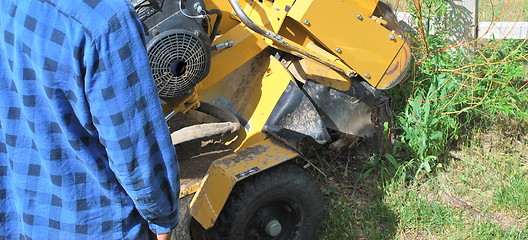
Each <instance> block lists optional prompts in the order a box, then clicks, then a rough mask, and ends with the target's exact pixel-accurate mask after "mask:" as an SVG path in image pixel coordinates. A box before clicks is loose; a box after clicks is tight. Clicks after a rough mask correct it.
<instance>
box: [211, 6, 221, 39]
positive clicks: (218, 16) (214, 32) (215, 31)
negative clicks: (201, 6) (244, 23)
mask: <svg viewBox="0 0 528 240" xmlns="http://www.w3.org/2000/svg"><path fill="white" fill-rule="evenodd" d="M207 13H208V14H216V20H215V23H214V26H213V30H211V36H209V39H211V42H212V41H213V40H214V38H215V37H216V35H218V27H219V26H220V21H221V20H222V11H220V10H218V9H211V10H209V11H207Z"/></svg>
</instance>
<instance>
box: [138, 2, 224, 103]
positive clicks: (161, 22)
mask: <svg viewBox="0 0 528 240" xmlns="http://www.w3.org/2000/svg"><path fill="white" fill-rule="evenodd" d="M129 1H130V3H132V5H133V6H134V9H135V11H136V12H137V13H138V15H139V17H140V19H141V21H142V23H143V25H144V27H145V33H146V41H147V52H148V58H149V62H150V67H151V69H152V74H153V76H154V81H155V83H156V87H157V89H158V94H159V96H160V97H161V98H173V97H176V96H180V95H184V94H188V93H190V92H191V91H192V89H193V88H194V86H195V85H196V84H198V83H199V82H200V81H201V80H202V79H204V78H205V77H206V76H207V74H208V73H209V68H210V64H211V38H212V37H214V36H208V34H207V32H208V24H210V23H209V20H208V19H209V17H208V12H207V11H206V9H205V4H204V2H203V0H129ZM211 32H214V31H213V30H211Z"/></svg>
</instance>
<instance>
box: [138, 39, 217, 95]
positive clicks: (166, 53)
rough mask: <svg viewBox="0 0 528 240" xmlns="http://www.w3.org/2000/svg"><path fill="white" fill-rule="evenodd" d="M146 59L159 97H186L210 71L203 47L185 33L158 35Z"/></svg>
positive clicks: (201, 43)
mask: <svg viewBox="0 0 528 240" xmlns="http://www.w3.org/2000/svg"><path fill="white" fill-rule="evenodd" d="M148 56H149V62H150V67H151V69H152V74H153V75H154V81H155V82H156V87H157V88H158V94H159V95H160V96H161V97H175V96H178V95H183V94H187V93H189V91H190V90H191V89H192V88H193V87H194V86H195V85H196V84H198V82H200V81H201V80H202V79H203V78H204V77H205V76H206V74H207V73H208V71H209V69H208V68H209V61H210V60H209V58H208V57H207V55H206V51H205V46H204V43H203V42H202V41H200V39H198V38H197V37H195V36H194V35H193V34H192V33H187V32H184V31H169V32H165V33H163V34H160V35H159V36H158V37H157V38H156V39H153V41H152V44H149V47H148Z"/></svg>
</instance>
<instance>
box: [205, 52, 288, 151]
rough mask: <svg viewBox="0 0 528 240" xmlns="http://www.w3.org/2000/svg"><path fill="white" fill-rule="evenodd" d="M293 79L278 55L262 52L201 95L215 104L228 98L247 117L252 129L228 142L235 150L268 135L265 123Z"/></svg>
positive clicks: (227, 100) (242, 130) (230, 103)
mask: <svg viewBox="0 0 528 240" xmlns="http://www.w3.org/2000/svg"><path fill="white" fill-rule="evenodd" d="M234 60H236V59H234ZM292 79H293V78H292V76H291V75H290V73H289V72H288V71H287V70H286V69H285V68H284V66H282V64H281V63H280V62H279V61H278V60H277V59H275V58H274V57H273V56H270V55H269V54H268V53H266V52H262V53H261V54H260V55H258V56H256V57H254V58H253V59H251V60H250V61H248V62H247V63H246V64H244V65H243V66H241V67H239V68H238V69H237V70H236V71H233V72H232V73H231V74H230V75H228V76H226V77H225V78H224V79H222V80H221V81H218V82H217V83H216V84H215V85H213V86H211V87H210V88H208V89H207V90H206V91H204V92H203V93H202V94H200V99H201V100H202V101H204V102H210V103H213V104H214V103H218V102H221V103H223V104H224V105H225V104H226V102H228V103H227V104H229V105H230V107H232V108H233V110H235V111H236V112H237V113H238V114H240V115H242V116H243V117H244V118H246V119H247V120H248V124H247V126H248V127H249V130H248V129H241V131H239V132H240V133H239V135H238V136H237V137H236V139H235V140H234V141H233V142H230V144H229V147H230V148H233V149H235V150H236V149H243V148H245V147H247V146H251V145H253V144H256V143H258V142H260V141H262V140H264V139H265V138H266V137H267V135H266V134H264V133H262V127H263V126H264V124H265V123H266V121H267V120H268V118H269V116H270V114H271V112H272V111H273V109H274V108H275V105H276V104H277V102H278V101H279V98H280V97H281V96H282V93H283V92H284V90H285V89H286V87H287V86H288V84H289V83H290V81H291V80H292ZM244 130H245V131H244Z"/></svg>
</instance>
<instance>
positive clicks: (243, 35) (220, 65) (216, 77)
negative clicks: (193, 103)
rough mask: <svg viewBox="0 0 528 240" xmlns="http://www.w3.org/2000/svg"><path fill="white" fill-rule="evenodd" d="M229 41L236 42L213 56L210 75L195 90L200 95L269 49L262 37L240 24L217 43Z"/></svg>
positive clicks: (215, 52)
mask: <svg viewBox="0 0 528 240" xmlns="http://www.w3.org/2000/svg"><path fill="white" fill-rule="evenodd" d="M228 40H231V41H233V42H234V43H233V46H232V47H230V48H227V49H223V50H218V51H214V52H213V53H212V54H211V70H210V71H209V75H207V77H206V78H205V79H203V80H202V81H201V82H200V83H199V84H198V85H197V86H196V88H195V89H196V91H197V93H198V95H200V93H202V92H204V91H205V90H207V89H209V88H210V87H211V86H212V85H214V84H216V83H217V82H218V81H220V80H222V79H223V78H224V77H226V76H227V75H228V74H230V73H231V72H233V71H235V70H236V69H237V68H239V67H240V66H241V65H242V64H244V63H246V62H247V61H249V60H250V59H251V58H253V57H254V56H255V55H257V54H258V53H259V52H261V51H262V50H263V49H264V48H266V47H268V44H267V43H266V42H265V41H264V40H263V39H262V37H261V36H258V35H255V34H252V33H251V32H250V31H249V30H248V29H247V28H246V27H245V26H243V24H239V25H237V26H235V27H234V28H232V29H231V30H229V31H228V32H227V33H226V34H224V35H222V36H221V37H219V38H218V39H217V40H216V41H215V43H220V42H226V41H228Z"/></svg>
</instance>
